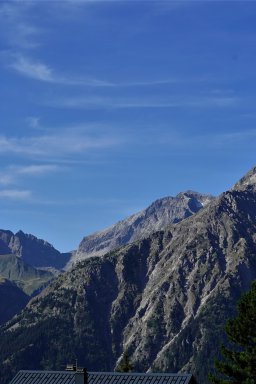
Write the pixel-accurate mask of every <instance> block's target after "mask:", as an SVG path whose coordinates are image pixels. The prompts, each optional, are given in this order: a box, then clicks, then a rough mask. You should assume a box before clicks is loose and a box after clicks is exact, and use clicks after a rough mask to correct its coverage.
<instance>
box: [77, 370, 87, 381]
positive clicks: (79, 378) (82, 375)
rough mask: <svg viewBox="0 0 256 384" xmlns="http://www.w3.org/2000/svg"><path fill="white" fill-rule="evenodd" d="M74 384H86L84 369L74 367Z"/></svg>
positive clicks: (85, 371)
mask: <svg viewBox="0 0 256 384" xmlns="http://www.w3.org/2000/svg"><path fill="white" fill-rule="evenodd" d="M76 384H88V373H87V369H86V368H83V367H76Z"/></svg>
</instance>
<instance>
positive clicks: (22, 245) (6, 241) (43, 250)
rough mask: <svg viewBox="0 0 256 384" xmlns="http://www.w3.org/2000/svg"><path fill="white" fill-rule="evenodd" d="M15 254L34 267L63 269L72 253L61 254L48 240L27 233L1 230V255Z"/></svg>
mask: <svg viewBox="0 0 256 384" xmlns="http://www.w3.org/2000/svg"><path fill="white" fill-rule="evenodd" d="M10 253H11V254H14V255H16V256H18V257H20V258H22V259H23V260H24V261H25V262H26V263H28V264H30V265H32V266H34V267H54V268H56V269H62V268H63V267H64V266H65V264H66V263H67V262H68V260H69V258H70V256H71V254H68V253H66V254H61V253H60V252H59V251H57V250H56V249H55V248H54V247H53V246H52V245H51V244H49V243H48V242H47V241H44V240H41V239H38V238H37V237H35V236H33V235H30V234H25V233H24V232H22V231H19V232H17V233H16V234H14V233H12V232H11V231H6V230H0V255H6V254H10Z"/></svg>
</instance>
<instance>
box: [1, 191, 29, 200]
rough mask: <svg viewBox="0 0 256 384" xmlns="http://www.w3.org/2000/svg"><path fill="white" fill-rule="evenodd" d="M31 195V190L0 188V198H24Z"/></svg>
mask: <svg viewBox="0 0 256 384" xmlns="http://www.w3.org/2000/svg"><path fill="white" fill-rule="evenodd" d="M30 197H31V191H28V190H17V189H3V190H0V198H7V199H12V200H26V199H28V198H30Z"/></svg>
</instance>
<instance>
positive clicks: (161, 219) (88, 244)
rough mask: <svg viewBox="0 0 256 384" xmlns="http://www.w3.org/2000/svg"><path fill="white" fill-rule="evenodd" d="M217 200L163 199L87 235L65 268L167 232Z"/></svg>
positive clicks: (184, 195)
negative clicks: (174, 224) (164, 230)
mask: <svg viewBox="0 0 256 384" xmlns="http://www.w3.org/2000/svg"><path fill="white" fill-rule="evenodd" d="M213 199H214V197H213V196H211V195H206V194H201V193H198V192H194V191H186V192H180V193H179V194H178V195H177V196H175V197H171V196H168V197H164V198H161V199H158V200H156V201H155V202H153V203H152V204H151V205H150V206H149V207H148V208H146V209H144V210H142V211H141V212H138V213H136V214H134V215H132V216H130V217H128V218H126V219H124V220H122V221H119V222H118V223H117V224H114V225H113V226H111V227H110V228H107V229H105V230H103V231H99V232H96V233H94V234H92V235H89V236H85V237H84V238H83V239H82V241H81V243H80V244H79V247H78V250H77V251H76V252H73V254H72V256H71V258H70V261H69V263H68V265H67V267H66V269H69V268H70V266H71V265H72V264H74V263H76V262H77V261H79V260H83V259H85V258H88V257H91V256H102V255H104V254H106V253H107V252H109V251H112V250H113V249H116V248H119V247H121V246H123V245H126V244H130V243H132V242H134V241H136V240H139V239H143V238H145V237H148V236H149V235H150V234H152V233H153V232H156V231H159V230H162V229H164V228H165V227H166V226H167V225H168V224H171V223H178V222H180V221H182V220H183V219H186V218H187V217H189V216H191V215H193V214H194V213H196V212H198V211H199V210H200V209H202V208H203V207H204V206H205V205H207V204H208V203H209V202H210V201H211V200H213Z"/></svg>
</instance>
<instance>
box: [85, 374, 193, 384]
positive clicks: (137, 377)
mask: <svg viewBox="0 0 256 384" xmlns="http://www.w3.org/2000/svg"><path fill="white" fill-rule="evenodd" d="M88 378H89V384H190V383H191V382H192V381H191V380H192V375H189V374H174V373H119V372H88Z"/></svg>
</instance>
